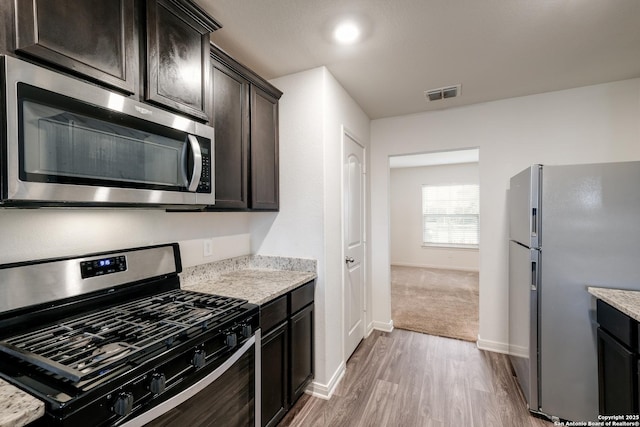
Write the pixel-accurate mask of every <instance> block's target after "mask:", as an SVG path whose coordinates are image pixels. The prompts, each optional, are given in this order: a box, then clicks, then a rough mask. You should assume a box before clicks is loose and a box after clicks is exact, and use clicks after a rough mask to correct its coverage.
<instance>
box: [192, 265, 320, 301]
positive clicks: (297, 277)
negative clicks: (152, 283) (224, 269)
mask: <svg viewBox="0 0 640 427" xmlns="http://www.w3.org/2000/svg"><path fill="white" fill-rule="evenodd" d="M316 278H317V275H316V274H315V273H313V272H304V271H282V270H269V269H246V270H238V271H232V272H228V273H224V274H222V275H220V276H218V277H216V278H211V279H204V280H201V281H198V282H192V283H190V284H187V285H183V286H182V287H183V289H186V290H190V291H197V292H203V293H208V294H215V295H222V296H226V297H233V298H239V299H244V300H247V301H248V302H250V303H252V304H257V305H264V304H267V303H268V302H270V301H273V300H275V299H276V298H278V297H280V296H282V295H284V294H286V293H287V292H290V291H292V290H294V289H296V288H298V287H300V286H302V285H304V284H305V283H308V282H310V281H312V280H315V279H316Z"/></svg>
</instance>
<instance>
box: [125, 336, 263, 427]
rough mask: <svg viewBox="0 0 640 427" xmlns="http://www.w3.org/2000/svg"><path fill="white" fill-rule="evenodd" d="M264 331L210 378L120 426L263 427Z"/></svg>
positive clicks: (241, 348)
mask: <svg viewBox="0 0 640 427" xmlns="http://www.w3.org/2000/svg"><path fill="white" fill-rule="evenodd" d="M260 336H261V331H260V329H258V330H256V333H255V335H254V336H253V337H251V338H250V339H249V340H247V341H246V342H245V343H244V344H243V345H242V347H240V348H239V349H238V350H237V351H236V352H235V353H234V354H233V356H231V357H230V358H229V359H228V360H227V361H225V363H223V364H222V365H221V366H220V367H218V368H217V369H216V370H215V371H213V372H211V373H210V374H208V375H207V376H206V377H204V378H203V379H201V380H200V381H198V382H197V383H195V384H193V385H191V386H190V387H188V388H186V389H185V390H183V391H181V392H180V393H178V394H177V395H175V396H173V397H171V398H170V399H168V400H166V401H164V402H162V403H160V404H159V405H157V406H155V407H153V408H151V409H150V410H148V411H147V412H144V413H142V414H140V415H138V416H137V417H135V418H133V419H131V420H129V421H127V422H126V423H124V424H122V425H120V427H138V426H143V425H145V426H148V427H161V426H189V427H197V426H229V427H259V426H260V424H261V423H260V408H261V396H260V390H261V387H260V376H261V373H260V366H261V363H260V354H261V353H260Z"/></svg>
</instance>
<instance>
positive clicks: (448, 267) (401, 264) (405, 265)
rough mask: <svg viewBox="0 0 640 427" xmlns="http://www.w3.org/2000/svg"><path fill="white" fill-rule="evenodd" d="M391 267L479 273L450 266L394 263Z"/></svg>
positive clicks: (471, 269)
mask: <svg viewBox="0 0 640 427" xmlns="http://www.w3.org/2000/svg"><path fill="white" fill-rule="evenodd" d="M391 266H392V267H393V266H397V267H416V268H436V269H440V270H456V271H469V272H472V273H477V272H478V269H477V268H467V267H460V266H455V265H452V266H448V265H431V264H411V263H408V262H392V263H391Z"/></svg>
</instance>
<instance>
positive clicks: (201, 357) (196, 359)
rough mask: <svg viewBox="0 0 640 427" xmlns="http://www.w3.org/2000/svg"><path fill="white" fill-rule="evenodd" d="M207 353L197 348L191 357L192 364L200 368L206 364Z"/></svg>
mask: <svg viewBox="0 0 640 427" xmlns="http://www.w3.org/2000/svg"><path fill="white" fill-rule="evenodd" d="M206 357H207V353H206V352H205V351H204V350H202V349H197V350H196V351H195V353H193V357H192V358H191V364H192V365H193V367H194V368H196V369H199V368H202V367H203V366H204V363H205V359H206Z"/></svg>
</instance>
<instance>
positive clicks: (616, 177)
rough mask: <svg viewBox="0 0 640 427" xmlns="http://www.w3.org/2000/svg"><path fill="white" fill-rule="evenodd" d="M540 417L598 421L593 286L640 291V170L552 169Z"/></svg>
mask: <svg viewBox="0 0 640 427" xmlns="http://www.w3.org/2000/svg"><path fill="white" fill-rule="evenodd" d="M542 185H543V186H542V206H543V208H544V215H543V217H542V228H543V230H544V244H543V248H542V254H543V265H542V278H541V279H542V280H541V282H540V286H539V293H538V295H539V299H540V300H539V304H540V314H539V319H540V337H539V340H540V410H541V411H542V412H544V413H546V414H550V415H555V416H558V417H560V418H563V419H567V420H573V421H587V420H592V421H597V419H598V418H597V417H598V378H597V377H598V365H597V360H598V359H597V346H596V329H597V325H596V319H595V302H594V301H593V299H592V297H591V296H590V295H589V294H588V292H587V286H589V285H593V286H601V287H611V288H622V289H635V290H638V289H639V288H640V268H638V265H639V264H638V263H639V260H640V244H638V242H640V162H624V163H609V164H599V165H576V166H545V167H544V176H543V184H542Z"/></svg>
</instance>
